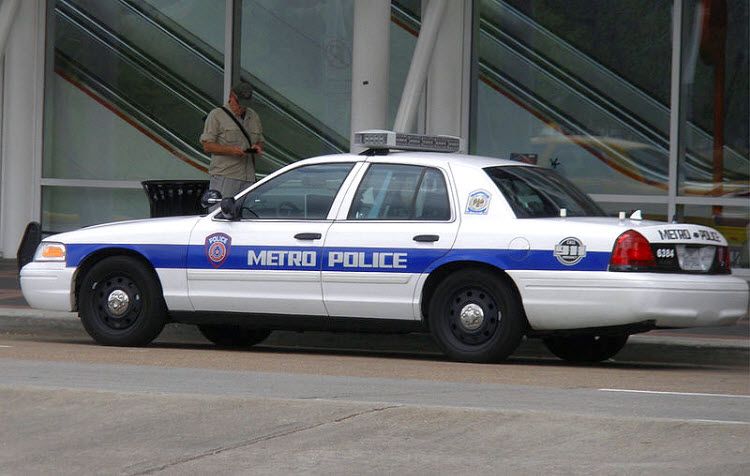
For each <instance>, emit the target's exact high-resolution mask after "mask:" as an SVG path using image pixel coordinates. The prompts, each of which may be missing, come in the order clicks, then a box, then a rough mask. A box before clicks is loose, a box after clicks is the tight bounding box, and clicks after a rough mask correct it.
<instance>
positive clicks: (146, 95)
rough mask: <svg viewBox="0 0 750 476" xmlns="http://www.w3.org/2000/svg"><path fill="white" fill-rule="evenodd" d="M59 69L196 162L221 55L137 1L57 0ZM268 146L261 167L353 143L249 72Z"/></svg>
mask: <svg viewBox="0 0 750 476" xmlns="http://www.w3.org/2000/svg"><path fill="white" fill-rule="evenodd" d="M54 16H55V71H56V72H57V74H59V75H60V76H61V77H63V78H64V79H66V80H67V81H69V82H71V83H72V84H74V85H75V86H77V87H79V88H81V89H84V90H88V91H90V92H91V93H93V94H95V95H96V96H97V97H99V98H101V100H102V102H104V103H106V104H107V105H108V107H110V108H112V109H113V110H115V111H116V112H117V113H118V114H120V115H124V116H126V117H127V118H128V119H129V120H130V121H131V122H134V123H135V124H136V126H137V127H138V128H139V129H140V130H142V131H144V132H145V133H146V134H147V135H149V136H150V137H152V138H153V139H154V140H156V141H157V142H160V143H162V145H163V146H164V147H166V148H167V149H168V150H170V151H171V152H172V153H173V154H174V155H175V156H177V157H179V158H181V159H182V160H184V161H186V162H188V163H190V164H191V165H193V166H194V167H196V168H199V169H201V170H205V169H206V168H207V167H208V163H209V158H208V157H207V156H206V155H205V154H204V153H203V151H202V147H201V146H200V144H199V142H198V138H199V136H200V134H201V132H202V130H203V123H204V118H205V116H206V115H207V114H208V112H209V111H210V110H211V109H212V108H213V107H215V105H217V104H221V102H222V95H223V74H224V73H223V68H222V65H223V59H224V58H223V54H222V53H221V52H219V51H217V50H216V49H215V48H212V47H211V46H210V45H208V44H206V43H205V42H203V41H201V40H200V39H199V38H197V37H195V36H193V35H191V34H190V33H189V32H187V31H185V30H184V29H182V28H180V27H179V26H178V25H176V24H174V23H172V22H170V21H169V19H168V18H165V17H161V16H160V15H159V12H157V11H155V10H154V9H153V8H151V7H150V6H149V4H147V3H146V2H143V1H139V0H116V1H108V2H101V1H97V0H57V1H56V2H55V9H54ZM241 76H242V77H243V78H244V79H247V80H249V81H250V82H251V83H252V84H253V86H254V87H255V91H256V92H255V94H254V101H255V103H256V106H255V107H254V109H255V110H256V112H258V114H259V115H260V116H261V117H262V118H263V125H264V131H265V134H264V135H265V137H266V148H265V152H264V155H263V157H262V159H261V160H260V161H259V163H258V173H259V174H261V175H262V174H267V173H270V172H272V171H274V170H277V169H278V168H280V167H283V166H284V165H287V164H289V163H292V162H294V161H297V160H300V159H302V158H306V157H311V156H315V155H323V154H328V153H338V152H342V151H344V150H346V149H348V139H347V138H344V137H342V136H341V135H339V134H337V133H336V132H335V131H333V130H331V129H330V128H328V127H327V126H325V125H324V124H322V123H321V122H320V121H318V120H316V119H315V118H314V117H312V116H311V115H310V114H308V113H306V112H305V111H303V110H301V109H300V108H298V107H296V106H295V105H294V104H292V103H291V102H290V101H288V100H287V99H285V98H284V97H282V96H281V95H280V94H278V93H276V92H275V91H274V90H273V89H272V88H271V87H269V86H268V85H266V84H264V83H263V82H262V81H260V80H259V79H258V78H256V77H253V76H252V75H251V74H249V73H248V72H246V71H242V72H241Z"/></svg>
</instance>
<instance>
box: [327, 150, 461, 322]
mask: <svg viewBox="0 0 750 476" xmlns="http://www.w3.org/2000/svg"><path fill="white" fill-rule="evenodd" d="M360 176H361V178H360V179H359V180H355V182H356V183H357V185H356V187H351V190H350V191H349V193H347V195H346V196H345V198H344V204H343V205H342V207H341V210H340V212H339V216H338V218H337V219H336V221H334V223H333V224H332V225H331V228H330V229H329V230H328V235H327V237H326V241H325V249H324V256H323V263H322V284H323V297H324V302H325V306H326V309H327V310H328V313H329V315H330V316H340V317H359V318H382V319H417V318H418V317H419V316H418V314H416V313H415V306H414V303H415V299H417V297H416V296H415V294H416V286H417V282H418V280H419V276H420V275H421V274H422V273H423V272H424V271H425V270H426V269H427V268H428V266H429V265H430V264H431V263H433V262H434V261H435V260H437V259H438V258H440V257H442V256H443V255H445V254H446V253H447V252H448V251H449V250H450V248H451V247H452V246H453V243H454V241H455V239H456V234H457V231H458V226H459V220H458V214H457V213H456V210H455V198H454V196H453V193H451V190H452V187H451V182H450V177H449V174H448V173H447V171H446V170H444V169H442V168H440V167H430V166H421V165H409V164H392V163H370V164H368V165H367V167H366V169H365V170H363V171H362V172H361V173H360Z"/></svg>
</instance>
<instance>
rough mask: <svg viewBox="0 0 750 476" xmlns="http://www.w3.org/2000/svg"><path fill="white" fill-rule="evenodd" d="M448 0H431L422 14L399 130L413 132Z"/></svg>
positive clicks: (395, 128)
mask: <svg viewBox="0 0 750 476" xmlns="http://www.w3.org/2000/svg"><path fill="white" fill-rule="evenodd" d="M445 5H446V0H430V2H429V3H428V4H427V8H426V9H425V12H424V15H423V16H422V28H421V30H420V31H419V38H418V39H417V46H416V47H415V48H414V56H413V57H412V60H411V66H410V67H409V74H408V75H407V76H406V83H405V84H404V92H403V94H402V95H401V104H399V107H398V113H397V114H396V121H395V123H394V125H393V129H394V130H396V131H398V132H411V131H412V129H413V127H414V123H415V119H416V115H417V108H418V106H419V96H420V93H421V91H422V86H423V85H424V82H425V79H426V78H427V70H428V68H429V66H430V59H431V58H432V51H433V49H434V46H435V40H436V39H437V35H438V31H439V29H440V24H441V22H442V21H443V12H444V11H445Z"/></svg>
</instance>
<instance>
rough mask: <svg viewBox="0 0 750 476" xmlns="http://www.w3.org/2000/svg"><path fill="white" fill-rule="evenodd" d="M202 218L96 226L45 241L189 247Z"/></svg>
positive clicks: (54, 236)
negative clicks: (185, 245)
mask: <svg viewBox="0 0 750 476" xmlns="http://www.w3.org/2000/svg"><path fill="white" fill-rule="evenodd" d="M201 218H202V217H199V216H189V217H168V218H150V219H145V220H130V221H122V222H115V223H105V224H102V225H94V226H90V227H87V228H81V229H80V230H75V231H69V232H65V233H60V234H57V235H52V236H49V237H47V238H45V239H44V241H56V242H61V243H66V244H72V243H111V244H124V243H127V244H167V243H168V244H187V243H188V238H189V237H190V231H191V230H192V229H193V227H195V224H196V223H198V221H199V220H200V219H201Z"/></svg>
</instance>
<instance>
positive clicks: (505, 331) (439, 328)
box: [429, 270, 523, 362]
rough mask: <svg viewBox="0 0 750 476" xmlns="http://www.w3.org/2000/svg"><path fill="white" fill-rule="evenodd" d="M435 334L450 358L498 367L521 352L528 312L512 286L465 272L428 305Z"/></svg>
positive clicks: (450, 279)
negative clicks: (525, 312) (520, 345)
mask: <svg viewBox="0 0 750 476" xmlns="http://www.w3.org/2000/svg"><path fill="white" fill-rule="evenodd" d="M429 321H430V322H429V323H430V332H431V333H432V336H433V338H434V339H435V341H436V342H437V343H438V345H439V346H440V348H441V349H442V350H443V352H445V353H446V354H447V355H448V357H450V358H451V359H454V360H459V361H463V362H497V361H500V360H503V359H505V358H506V357H508V356H509V355H510V354H512V353H513V351H514V350H516V347H518V344H519V343H520V341H521V337H522V332H523V313H522V310H521V304H520V302H519V301H518V298H517V297H516V295H515V293H514V292H513V290H512V289H511V287H510V286H509V285H508V284H507V283H506V282H504V281H502V280H501V279H499V278H497V277H496V276H495V275H493V274H492V273H489V272H487V271H482V270H467V271H460V272H457V273H454V274H451V275H450V276H448V277H447V278H446V279H445V280H443V281H442V282H441V283H440V284H439V285H438V286H437V288H436V289H435V292H434V293H433V297H432V300H431V302H430V305H429Z"/></svg>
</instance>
